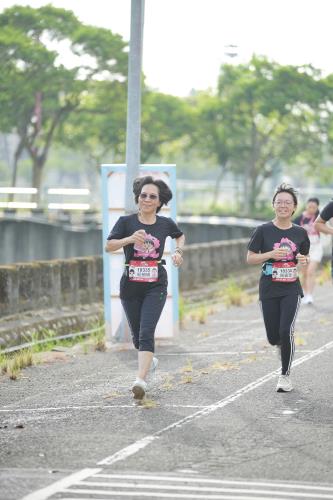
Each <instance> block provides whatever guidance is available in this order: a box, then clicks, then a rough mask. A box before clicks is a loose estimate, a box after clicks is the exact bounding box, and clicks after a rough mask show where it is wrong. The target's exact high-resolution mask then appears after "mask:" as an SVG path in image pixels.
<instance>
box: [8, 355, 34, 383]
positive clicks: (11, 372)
mask: <svg viewBox="0 0 333 500" xmlns="http://www.w3.org/2000/svg"><path fill="white" fill-rule="evenodd" d="M33 364H35V360H34V354H33V352H32V350H31V349H23V350H22V351H19V352H15V353H13V354H8V355H4V354H2V355H1V356H0V369H1V373H2V374H6V375H7V376H8V377H9V378H10V379H11V380H17V378H18V377H19V375H20V372H21V370H23V369H24V368H27V367H28V366H32V365H33Z"/></svg>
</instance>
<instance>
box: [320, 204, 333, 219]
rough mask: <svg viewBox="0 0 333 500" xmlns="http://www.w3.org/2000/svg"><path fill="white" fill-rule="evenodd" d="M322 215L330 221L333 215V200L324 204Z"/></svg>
mask: <svg viewBox="0 0 333 500" xmlns="http://www.w3.org/2000/svg"><path fill="white" fill-rule="evenodd" d="M320 217H321V218H322V219H323V220H325V221H329V220H330V219H332V217H333V201H330V202H329V203H327V205H325V206H324V208H323V209H322V211H321V212H320Z"/></svg>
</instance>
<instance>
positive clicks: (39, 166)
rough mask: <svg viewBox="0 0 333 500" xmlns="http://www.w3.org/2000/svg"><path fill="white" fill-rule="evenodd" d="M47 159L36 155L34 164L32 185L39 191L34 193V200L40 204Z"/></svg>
mask: <svg viewBox="0 0 333 500" xmlns="http://www.w3.org/2000/svg"><path fill="white" fill-rule="evenodd" d="M44 163H45V160H44V159H43V157H42V158H41V157H39V156H36V157H34V158H33V166H32V187H34V188H36V189H37V193H36V194H35V195H33V200H34V201H35V202H36V203H37V204H38V203H39V202H40V196H41V192H40V190H41V186H42V174H43V167H44Z"/></svg>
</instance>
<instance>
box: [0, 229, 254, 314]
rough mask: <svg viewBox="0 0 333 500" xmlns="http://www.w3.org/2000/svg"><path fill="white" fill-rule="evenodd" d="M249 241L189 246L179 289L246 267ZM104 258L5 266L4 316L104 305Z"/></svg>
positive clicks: (0, 276) (1, 271)
mask: <svg viewBox="0 0 333 500" xmlns="http://www.w3.org/2000/svg"><path fill="white" fill-rule="evenodd" d="M247 241H248V240H247V239H244V240H243V239H240V240H233V241H217V242H212V243H209V244H208V243H200V244H198V245H188V246H187V247H186V252H185V255H184V264H183V266H182V268H181V270H180V287H181V289H183V290H189V289H191V288H193V287H196V286H198V285H202V284H203V283H208V282H210V281H214V280H216V279H218V278H221V277H223V276H226V275H227V274H229V273H232V271H233V270H235V269H236V270H237V269H239V267H242V266H244V263H245V254H246V244H247ZM102 297H103V263H102V257H101V256H94V257H78V258H76V259H63V260H50V261H35V262H26V263H19V264H12V265H6V266H0V317H3V316H6V315H11V314H17V313H22V312H25V311H33V310H39V309H48V308H60V307H63V306H75V305H77V304H90V303H94V302H98V301H102Z"/></svg>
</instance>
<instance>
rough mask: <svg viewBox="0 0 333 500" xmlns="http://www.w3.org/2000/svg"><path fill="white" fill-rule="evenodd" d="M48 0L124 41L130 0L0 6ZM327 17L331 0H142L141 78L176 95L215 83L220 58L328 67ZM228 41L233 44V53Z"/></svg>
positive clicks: (332, 11) (332, 61)
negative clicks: (254, 56) (258, 58)
mask: <svg viewBox="0 0 333 500" xmlns="http://www.w3.org/2000/svg"><path fill="white" fill-rule="evenodd" d="M48 3H51V4H52V5H54V6H55V7H62V8H66V9H68V10H72V11H73V12H74V13H75V14H76V16H77V17H78V18H79V19H80V21H82V22H84V23H86V24H92V25H96V26H101V27H104V28H108V29H110V30H111V31H113V32H115V33H119V34H120V35H122V36H123V38H124V39H125V40H126V41H129V38H130V10H131V0H93V2H86V1H85V0H30V1H27V0H26V1H22V0H16V1H11V0H0V11H2V10H3V9H5V8H7V7H11V6H13V5H18V4H19V5H30V6H31V7H34V8H36V7H40V6H41V5H45V4H48ZM332 19H333V1H332V0H146V1H145V21H144V44H143V68H142V69H143V72H144V74H145V76H146V84H147V85H149V86H150V87H152V88H154V89H156V90H159V91H161V92H165V93H167V94H173V95H178V96H186V95H188V94H189V93H190V92H191V90H192V89H196V90H205V89H208V88H215V87H216V84H217V78H218V74H219V68H220V66H221V64H223V63H225V62H231V61H232V62H233V63H244V62H247V61H249V59H250V58H251V55H252V54H254V53H255V54H257V55H265V56H267V57H268V58H269V59H271V60H274V61H276V62H278V63H280V64H293V65H302V64H312V65H313V66H314V67H316V68H318V69H321V70H322V71H323V73H324V74H327V73H333V57H332V49H331V44H332V42H331V31H332V27H331V24H332ZM229 45H236V46H237V49H236V52H237V56H236V57H234V58H230V56H228V55H227V54H228V51H229V49H228V46H229Z"/></svg>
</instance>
